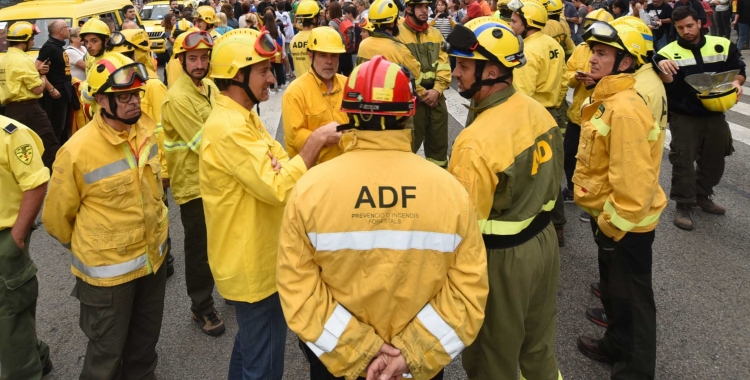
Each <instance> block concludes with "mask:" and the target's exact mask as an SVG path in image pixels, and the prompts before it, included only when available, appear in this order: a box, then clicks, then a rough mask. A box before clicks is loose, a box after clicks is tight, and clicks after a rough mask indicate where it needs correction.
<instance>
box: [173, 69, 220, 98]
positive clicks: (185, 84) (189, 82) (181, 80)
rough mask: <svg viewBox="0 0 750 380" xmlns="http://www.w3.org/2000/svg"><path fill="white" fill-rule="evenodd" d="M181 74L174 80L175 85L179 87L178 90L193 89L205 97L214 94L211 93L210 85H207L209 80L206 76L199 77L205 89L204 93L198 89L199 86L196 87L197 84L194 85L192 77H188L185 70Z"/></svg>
mask: <svg viewBox="0 0 750 380" xmlns="http://www.w3.org/2000/svg"><path fill="white" fill-rule="evenodd" d="M183 71H184V70H183ZM182 74H184V75H179V76H177V81H176V82H175V86H176V87H179V88H180V90H187V91H194V92H195V93H196V94H197V95H200V96H202V97H204V98H206V99H211V96H212V95H214V94H211V86H210V85H209V83H210V82H209V81H210V80H209V79H208V78H203V79H201V83H202V84H203V88H204V90H205V91H206V93H205V94H204V93H203V92H202V91H201V90H200V88H198V86H196V85H195V83H193V79H192V78H190V75H188V74H187V73H185V72H183V73H182ZM209 101H210V100H209Z"/></svg>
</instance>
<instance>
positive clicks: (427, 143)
mask: <svg viewBox="0 0 750 380" xmlns="http://www.w3.org/2000/svg"><path fill="white" fill-rule="evenodd" d="M412 120H413V122H414V129H412V131H411V132H412V140H411V150H412V152H414V153H417V151H418V150H419V147H420V146H421V145H422V142H424V156H425V158H426V159H427V160H428V161H430V162H433V163H435V164H437V165H438V166H440V167H443V168H447V167H448V107H447V106H446V104H445V96H443V95H440V97H439V98H438V103H437V105H436V106H435V107H429V106H428V105H427V104H425V103H422V102H418V104H417V110H416V112H415V113H414V117H413V118H412Z"/></svg>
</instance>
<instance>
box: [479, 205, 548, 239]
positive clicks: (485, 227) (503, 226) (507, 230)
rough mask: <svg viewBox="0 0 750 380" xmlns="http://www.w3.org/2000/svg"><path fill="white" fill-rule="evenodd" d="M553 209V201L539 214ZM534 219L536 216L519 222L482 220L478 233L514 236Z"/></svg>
mask: <svg viewBox="0 0 750 380" xmlns="http://www.w3.org/2000/svg"><path fill="white" fill-rule="evenodd" d="M553 208H555V200H554V199H553V200H551V201H549V202H547V203H545V204H544V206H542V210H541V211H540V212H542V211H552V209H553ZM536 217H537V216H536V215H534V216H532V217H531V218H528V219H526V220H522V221H520V222H512V221H505V220H487V219H482V220H480V221H479V231H480V232H482V234H484V235H515V234H517V233H519V232H521V231H523V229H524V228H526V227H528V226H529V224H531V222H532V221H534V218H536Z"/></svg>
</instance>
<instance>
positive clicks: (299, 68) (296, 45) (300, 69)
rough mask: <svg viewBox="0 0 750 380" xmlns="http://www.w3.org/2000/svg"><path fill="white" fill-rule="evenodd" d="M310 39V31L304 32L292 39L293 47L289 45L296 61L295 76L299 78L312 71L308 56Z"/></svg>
mask: <svg viewBox="0 0 750 380" xmlns="http://www.w3.org/2000/svg"><path fill="white" fill-rule="evenodd" d="M308 37H310V31H309V30H302V31H300V32H299V33H297V34H296V35H295V36H294V38H292V42H291V45H289V50H291V51H292V59H293V60H294V75H296V76H297V78H299V77H301V76H302V75H304V74H305V73H306V72H308V71H309V70H310V58H309V57H308V56H307V39H308Z"/></svg>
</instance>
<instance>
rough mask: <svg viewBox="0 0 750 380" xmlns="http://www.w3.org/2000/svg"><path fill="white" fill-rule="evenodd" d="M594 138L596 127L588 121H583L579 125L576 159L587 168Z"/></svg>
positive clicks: (589, 164) (589, 165) (589, 163)
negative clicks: (579, 133) (579, 134)
mask: <svg viewBox="0 0 750 380" xmlns="http://www.w3.org/2000/svg"><path fill="white" fill-rule="evenodd" d="M595 139H596V128H594V126H593V125H591V123H590V122H588V121H586V122H584V123H583V125H582V126H581V137H580V138H579V140H578V153H577V154H576V159H577V160H578V162H580V163H581V164H583V165H584V166H586V167H587V168H589V167H591V154H592V152H593V151H594V140H595Z"/></svg>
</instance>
